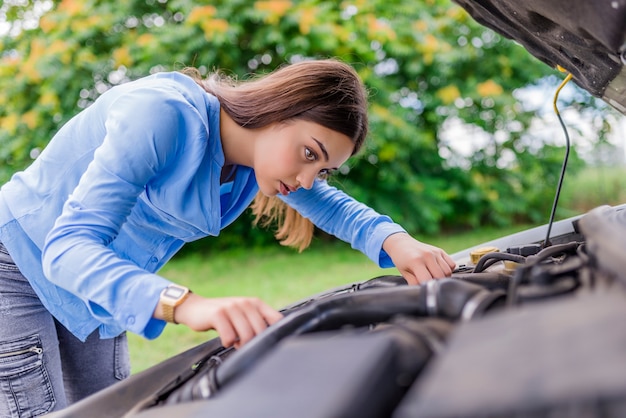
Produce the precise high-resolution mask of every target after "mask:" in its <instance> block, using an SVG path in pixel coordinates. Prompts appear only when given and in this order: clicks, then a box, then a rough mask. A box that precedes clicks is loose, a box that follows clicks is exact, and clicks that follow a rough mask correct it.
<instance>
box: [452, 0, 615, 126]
mask: <svg viewBox="0 0 626 418" xmlns="http://www.w3.org/2000/svg"><path fill="white" fill-rule="evenodd" d="M454 1H455V2H456V3H457V4H459V5H460V6H461V7H463V8H464V9H465V10H467V12H468V13H469V14H470V15H471V16H472V17H473V18H474V19H475V20H476V21H477V22H479V23H480V24H482V25H483V26H486V27H488V28H490V29H493V30H494V31H496V32H498V33H499V34H501V35H503V36H505V37H507V38H509V39H513V40H515V41H517V42H518V43H520V44H521V45H522V46H524V47H525V48H526V49H527V50H528V51H529V52H530V53H531V54H532V55H534V56H535V57H536V58H538V59H540V60H541V61H543V62H545V63H546V64H548V65H550V66H551V67H553V68H556V67H557V65H559V66H561V67H563V68H564V69H565V70H566V71H568V72H570V73H571V74H572V76H573V78H574V81H575V82H576V84H578V85H579V86H580V87H582V88H584V89H585V90H587V91H588V92H589V93H591V94H592V95H593V96H595V97H599V98H602V99H603V100H604V101H606V102H607V103H609V104H610V105H611V106H613V107H615V108H616V109H617V110H619V111H620V112H622V113H624V114H626V0H592V1H589V0H550V1H546V0H454Z"/></svg>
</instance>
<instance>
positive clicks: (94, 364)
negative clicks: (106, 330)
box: [0, 243, 130, 418]
mask: <svg viewBox="0 0 626 418" xmlns="http://www.w3.org/2000/svg"><path fill="white" fill-rule="evenodd" d="M129 374H130V360H129V355H128V344H127V341H126V334H125V333H124V334H121V335H119V336H118V337H116V338H112V339H100V337H99V335H98V331H97V330H96V331H95V332H93V333H92V334H91V335H90V336H89V337H88V338H87V340H86V341H85V342H82V341H80V340H79V339H78V338H76V337H74V335H72V334H71V333H70V332H69V331H67V329H65V327H63V325H61V324H60V323H58V322H57V321H56V320H55V319H54V318H53V317H52V315H51V314H50V313H49V312H48V311H47V310H46V308H45V307H44V306H43V305H42V303H41V301H40V300H39V298H38V297H37V295H36V294H35V292H34V291H33V289H32V288H31V286H30V284H29V283H28V280H27V279H26V278H25V277H24V276H23V275H22V274H21V273H20V271H19V269H18V268H17V266H16V265H15V264H14V263H13V260H12V259H11V256H10V255H9V254H8V252H7V250H6V249H5V248H4V246H3V245H2V243H0V417H1V418H7V417H34V416H38V415H44V414H46V413H49V412H52V411H57V410H60V409H63V408H64V407H66V406H67V405H69V404H71V403H73V402H76V401H78V400H80V399H82V398H84V397H86V396H88V395H90V394H92V393H95V392H97V391H98V390H100V389H104V388H105V387H107V386H110V385H111V384H113V383H115V382H117V381H119V380H121V379H124V378H126V377H128V375H129Z"/></svg>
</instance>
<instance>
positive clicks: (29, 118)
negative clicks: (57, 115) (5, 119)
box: [22, 110, 39, 129]
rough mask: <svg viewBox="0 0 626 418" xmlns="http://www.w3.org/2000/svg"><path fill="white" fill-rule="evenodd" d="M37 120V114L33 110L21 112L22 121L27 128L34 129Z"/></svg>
mask: <svg viewBox="0 0 626 418" xmlns="http://www.w3.org/2000/svg"><path fill="white" fill-rule="evenodd" d="M38 120H39V115H38V113H37V112H35V111H34V110H29V111H28V112H26V113H24V114H22V123H23V124H25V125H26V126H28V129H35V127H36V126H37V121H38Z"/></svg>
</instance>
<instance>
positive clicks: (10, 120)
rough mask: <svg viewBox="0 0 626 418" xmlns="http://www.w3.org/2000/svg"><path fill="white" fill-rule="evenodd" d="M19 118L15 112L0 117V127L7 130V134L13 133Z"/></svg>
mask: <svg viewBox="0 0 626 418" xmlns="http://www.w3.org/2000/svg"><path fill="white" fill-rule="evenodd" d="M18 123H19V119H18V117H17V115H16V114H15V113H10V114H8V115H6V116H5V117H3V118H0V128H2V129H3V130H5V131H7V132H8V133H9V134H14V133H15V131H16V130H17V124H18Z"/></svg>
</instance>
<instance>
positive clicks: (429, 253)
mask: <svg viewBox="0 0 626 418" xmlns="http://www.w3.org/2000/svg"><path fill="white" fill-rule="evenodd" d="M383 249H384V250H385V252H387V254H389V257H391V260H392V261H393V263H394V264H395V266H396V268H397V269H398V270H399V271H400V274H402V276H403V277H404V278H405V279H406V281H407V282H408V283H409V284H421V283H424V282H426V281H428V280H430V279H440V278H443V277H448V276H450V275H451V274H452V270H454V268H455V267H456V263H455V262H454V261H453V260H452V258H450V256H449V255H448V254H446V252H445V251H443V250H442V249H441V248H437V247H434V246H432V245H428V244H424V243H423V242H420V241H418V240H416V239H415V238H413V237H411V236H410V235H409V234H406V233H397V234H393V235H390V236H389V237H387V239H385V241H384V242H383Z"/></svg>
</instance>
